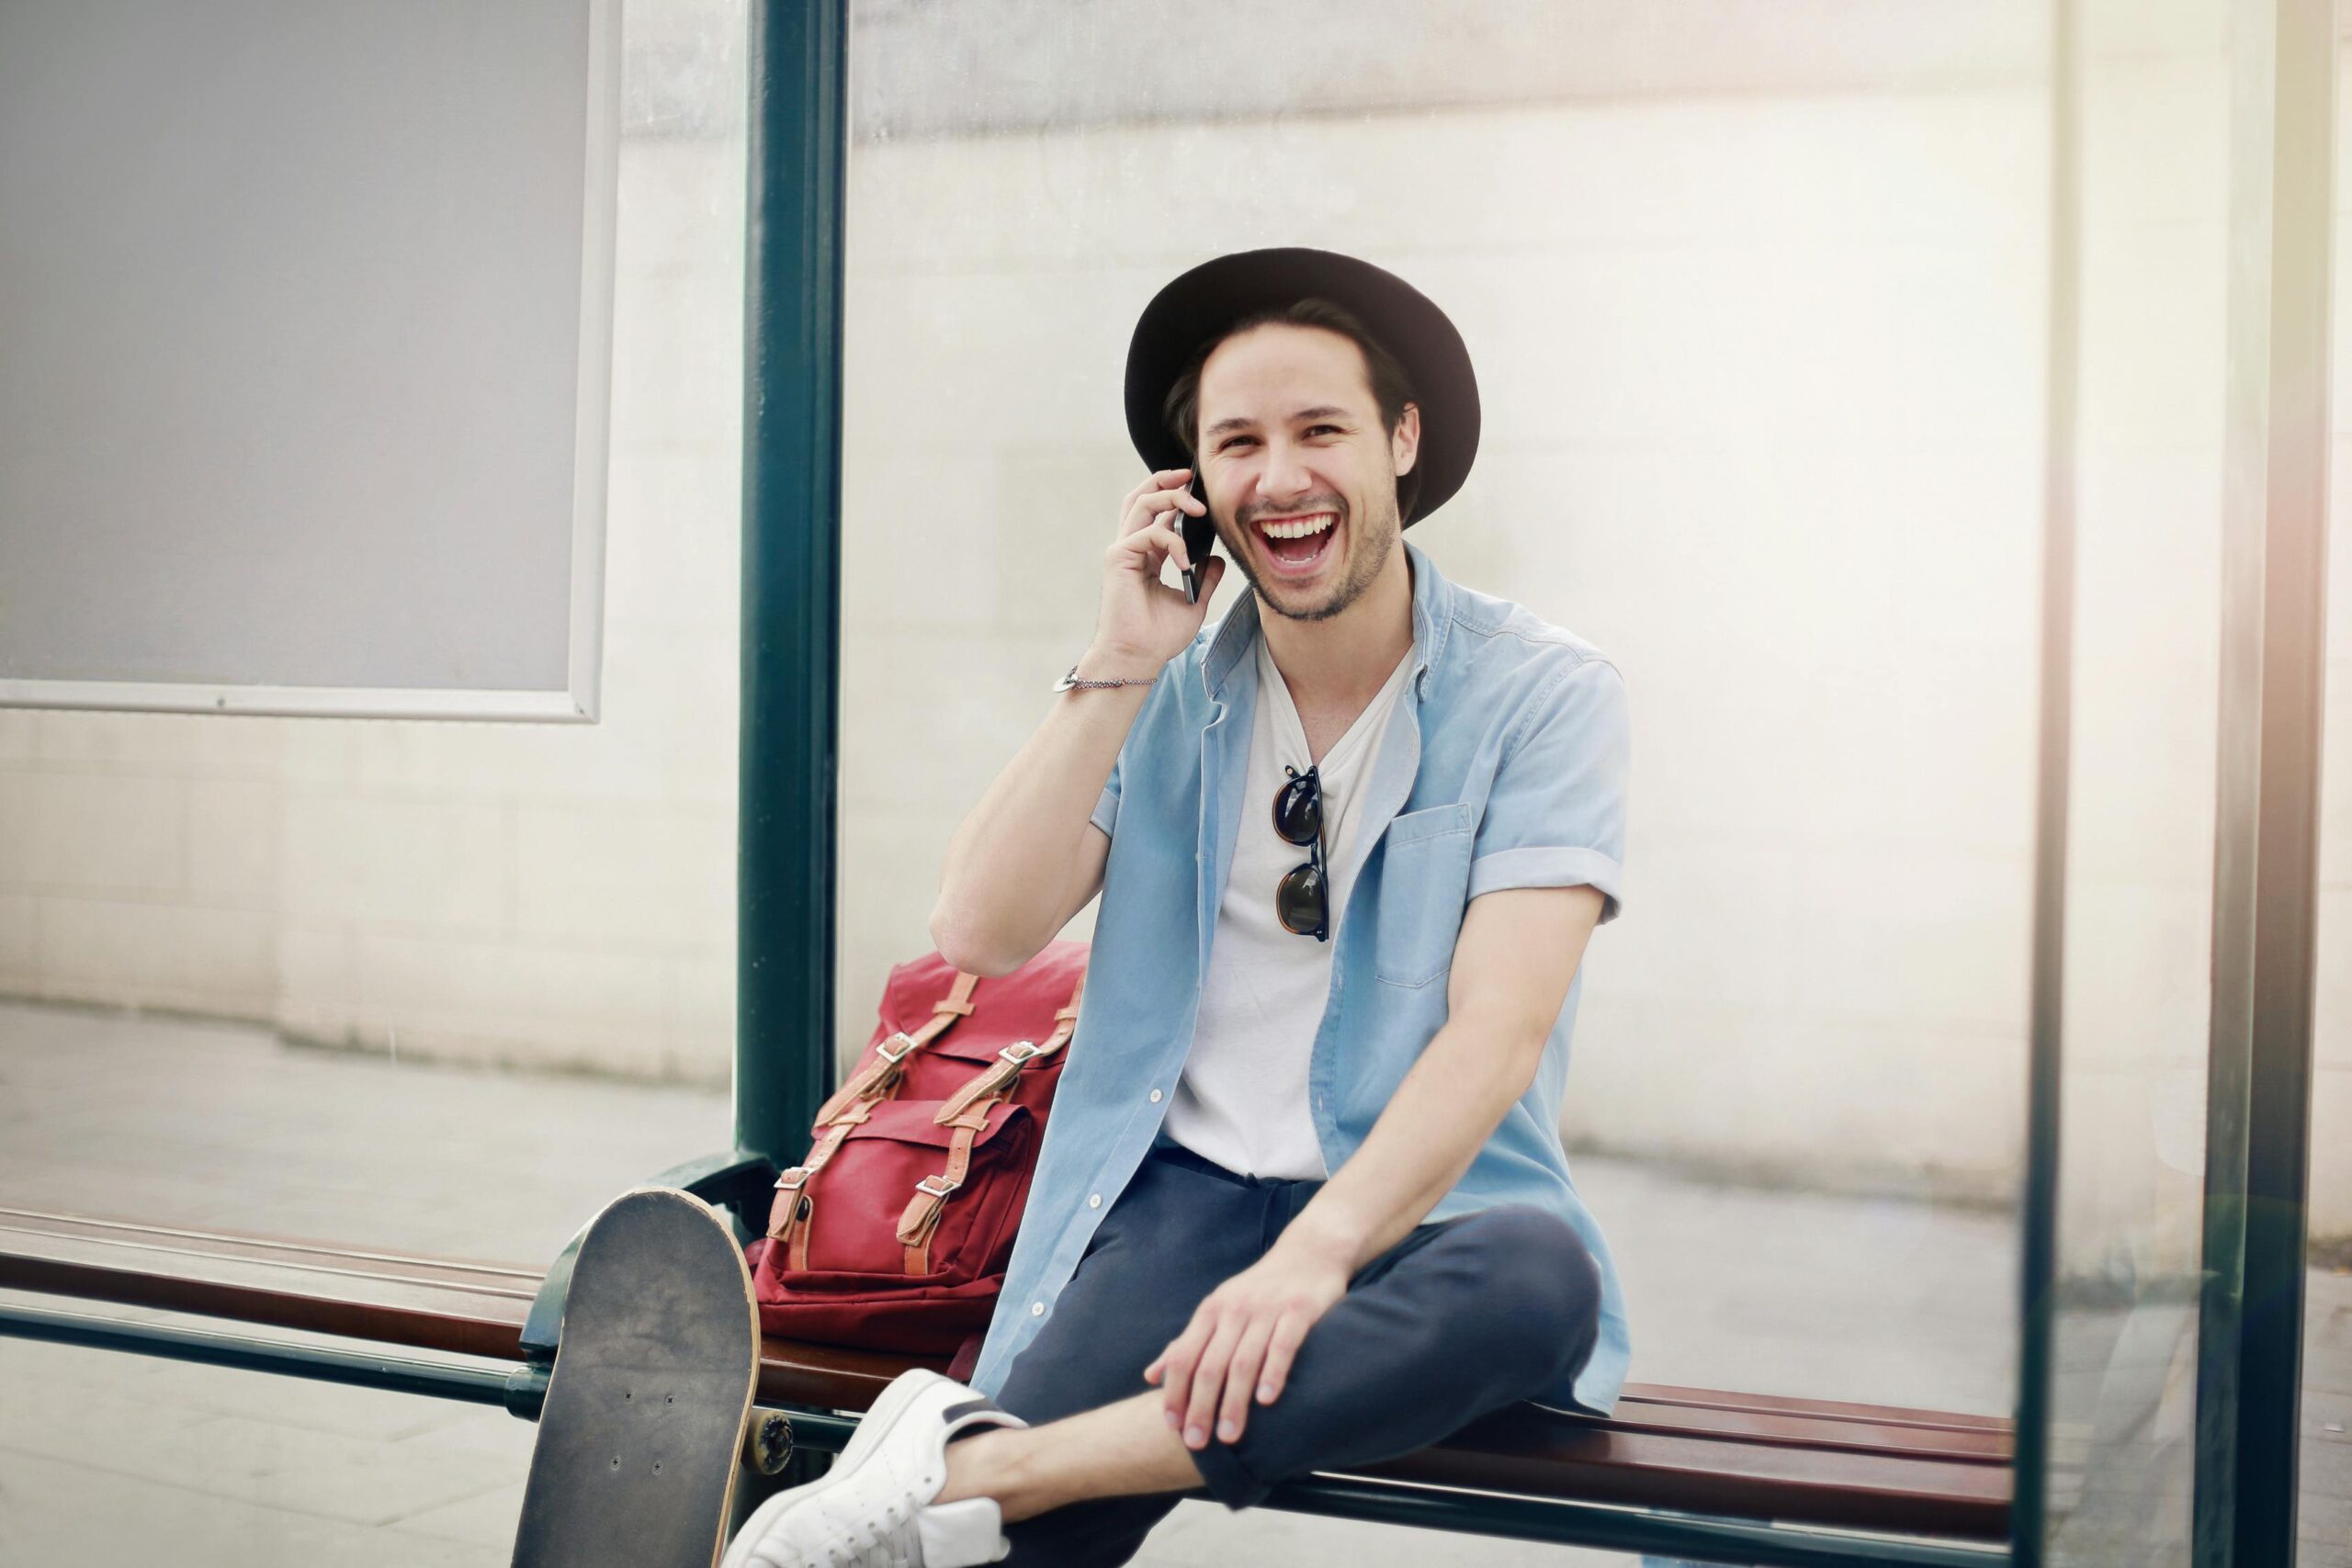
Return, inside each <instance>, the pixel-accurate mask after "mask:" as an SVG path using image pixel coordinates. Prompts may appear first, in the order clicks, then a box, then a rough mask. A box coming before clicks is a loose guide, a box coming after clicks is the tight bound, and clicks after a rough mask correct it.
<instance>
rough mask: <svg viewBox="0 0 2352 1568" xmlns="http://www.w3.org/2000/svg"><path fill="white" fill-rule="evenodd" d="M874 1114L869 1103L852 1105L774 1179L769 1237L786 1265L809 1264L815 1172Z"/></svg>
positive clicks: (815, 1207)
mask: <svg viewBox="0 0 2352 1568" xmlns="http://www.w3.org/2000/svg"><path fill="white" fill-rule="evenodd" d="M873 1114H874V1110H873V1106H872V1105H871V1104H870V1103H860V1104H856V1105H853V1106H851V1107H850V1108H849V1109H848V1110H847V1111H843V1112H842V1115H841V1117H840V1118H839V1119H838V1120H836V1121H835V1122H833V1123H832V1124H831V1126H829V1127H827V1128H826V1129H825V1135H824V1136H823V1137H821V1138H819V1139H818V1140H817V1146H816V1147H814V1148H812V1149H810V1150H809V1157H808V1159H807V1160H805V1161H803V1162H802V1163H801V1164H799V1165H796V1166H794V1167H793V1168H791V1169H790V1170H787V1171H786V1172H785V1173H784V1174H783V1175H781V1176H779V1177H777V1178H776V1179H775V1201H774V1202H773V1203H771V1204H770V1205H769V1207H768V1240H769V1242H770V1243H771V1244H772V1245H775V1246H780V1247H784V1248H785V1262H786V1267H788V1268H792V1269H806V1268H808V1267H809V1221H810V1220H811V1219H812V1218H813V1217H814V1215H815V1213H816V1210H817V1195H816V1193H815V1192H813V1191H812V1190H810V1189H811V1187H812V1186H813V1185H814V1183H815V1182H816V1179H817V1173H818V1172H819V1171H820V1170H822V1169H824V1168H825V1165H826V1162H828V1161H829V1160H831V1158H832V1157H833V1156H834V1155H835V1154H837V1153H839V1152H840V1150H841V1146H842V1142H843V1141H844V1140H846V1139H847V1138H848V1137H849V1134H850V1129H851V1128H853V1127H855V1126H857V1125H858V1124H859V1123H860V1122H865V1121H867V1120H869V1119H871V1118H872V1116H873Z"/></svg>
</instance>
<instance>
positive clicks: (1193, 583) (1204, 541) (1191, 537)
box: [1177, 468, 1216, 604]
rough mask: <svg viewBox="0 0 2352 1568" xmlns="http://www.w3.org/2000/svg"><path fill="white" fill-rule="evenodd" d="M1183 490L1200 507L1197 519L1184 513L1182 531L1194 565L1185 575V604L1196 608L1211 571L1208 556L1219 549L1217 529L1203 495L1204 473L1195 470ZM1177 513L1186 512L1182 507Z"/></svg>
mask: <svg viewBox="0 0 2352 1568" xmlns="http://www.w3.org/2000/svg"><path fill="white" fill-rule="evenodd" d="M1184 490H1185V492H1186V493H1187V494H1189V495H1190V496H1191V497H1192V498H1193V500H1194V501H1197V502H1200V503H1201V513H1200V515H1199V516H1197V517H1195V516H1194V515H1193V513H1189V512H1185V513H1184V528H1183V534H1184V554H1185V556H1186V557H1187V558H1190V559H1191V561H1192V563H1193V570H1190V571H1188V572H1185V573H1183V574H1182V576H1183V579H1184V603H1185V604H1199V603H1200V602H1201V574H1202V573H1204V572H1205V571H1207V570H1208V569H1209V553H1210V552H1211V551H1212V550H1214V549H1215V548H1216V524H1215V523H1212V522H1210V521H1209V514H1208V499H1209V498H1208V497H1207V496H1205V495H1204V494H1202V493H1201V473H1200V470H1199V469H1198V468H1195V469H1193V482H1192V483H1190V484H1188V485H1186V486H1185V487H1184ZM1177 510H1178V511H1180V512H1182V511H1183V509H1182V507H1179V508H1177Z"/></svg>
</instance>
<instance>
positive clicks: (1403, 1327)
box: [941, 1160, 1600, 1565]
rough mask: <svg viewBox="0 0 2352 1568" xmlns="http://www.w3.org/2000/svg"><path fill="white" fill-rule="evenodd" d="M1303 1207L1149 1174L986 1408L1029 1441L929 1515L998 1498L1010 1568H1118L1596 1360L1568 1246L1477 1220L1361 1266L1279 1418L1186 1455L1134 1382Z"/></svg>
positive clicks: (1491, 1216) (978, 1462)
mask: <svg viewBox="0 0 2352 1568" xmlns="http://www.w3.org/2000/svg"><path fill="white" fill-rule="evenodd" d="M1315 1186H1316V1184H1315V1183H1311V1182H1296V1183H1291V1182H1271V1183H1259V1184H1254V1185H1250V1186H1243V1185H1240V1184H1238V1183H1235V1182H1231V1181H1227V1180H1223V1179H1218V1178H1216V1177H1213V1176H1207V1175H1204V1174H1201V1173H1199V1172H1196V1171H1193V1170H1191V1169H1189V1168H1183V1167H1180V1166H1171V1165H1168V1164H1166V1163H1164V1162H1161V1161H1157V1160H1147V1161H1146V1162H1145V1164H1144V1167H1143V1168H1142V1170H1141V1171H1139V1172H1138V1173H1137V1175H1136V1179H1135V1180H1134V1181H1133V1182H1131V1183H1130V1184H1129V1186H1128V1189H1127V1190H1126V1192H1125V1193H1124V1194H1122V1196H1121V1198H1120V1200H1119V1202H1118V1204H1117V1206H1116V1207H1115V1208H1114V1211H1113V1213H1111V1214H1109V1215H1106V1216H1104V1219H1103V1224H1102V1225H1101V1227H1100V1228H1099V1229H1098V1231H1097V1233H1096V1237H1095V1243H1094V1246H1093V1247H1091V1248H1090V1250H1089V1252H1088V1255H1087V1257H1086V1258H1085V1259H1084V1260H1083V1261H1082V1262H1081V1263H1080V1267H1079V1269H1078V1271H1077V1273H1076V1274H1075V1275H1074V1276H1073V1278H1072V1279H1071V1280H1070V1283H1069V1286H1068V1287H1067V1288H1066V1289H1065V1290H1064V1292H1063V1293H1062V1295H1061V1297H1060V1299H1059V1300H1058V1301H1057V1303H1055V1308H1054V1316H1053V1318H1052V1320H1051V1321H1050V1322H1049V1323H1048V1325H1046V1329H1045V1330H1044V1331H1042V1332H1041V1333H1040V1334H1039V1336H1038V1337H1037V1338H1036V1339H1035V1341H1033V1342H1032V1343H1031V1345H1030V1346H1029V1348H1027V1349H1026V1350H1024V1351H1023V1354H1022V1356H1021V1358H1020V1359H1019V1360H1018V1361H1016V1362H1015V1363H1014V1366H1013V1369H1012V1373H1011V1374H1010V1376H1009V1377H1008V1378H1007V1379H1006V1381H1005V1383H1004V1386H1003V1388H1002V1389H1001V1392H1000V1393H999V1395H998V1403H1000V1404H1002V1405H1004V1407H1005V1408H1006V1409H1008V1410H1010V1411H1012V1413H1013V1414H1015V1415H1017V1416H1022V1417H1023V1419H1024V1420H1027V1421H1029V1422H1031V1423H1032V1425H1031V1426H1030V1427H1028V1428H1026V1429H999V1430H993V1431H989V1432H983V1433H980V1434H978V1435H976V1436H973V1437H970V1438H964V1439H962V1440H959V1441H957V1442H956V1443H953V1444H951V1445H950V1446H949V1449H948V1477H947V1487H946V1490H945V1491H944V1492H943V1493H942V1494H941V1500H942V1501H952V1500H954V1499H956V1498H958V1497H966V1496H989V1497H994V1498H995V1499H996V1500H997V1502H998V1504H999V1505H1000V1506H1001V1507H1002V1508H1003V1510H1004V1517H1005V1519H1006V1534H1007V1536H1008V1537H1009V1538H1010V1539H1011V1540H1012V1561H1013V1562H1016V1563H1020V1562H1036V1563H1043V1562H1052V1563H1090V1564H1093V1563H1100V1564H1105V1565H1107V1564H1114V1563H1120V1562H1125V1561H1126V1560H1127V1559H1128V1558H1130V1557H1132V1556H1133V1555H1134V1554H1135V1552H1136V1550H1137V1549H1138V1548H1139V1547H1140V1546H1141V1545H1142V1543H1143V1540H1144V1537H1145V1536H1146V1535H1147V1534H1148V1532H1149V1531H1150V1529H1152V1527H1153V1526H1155V1525H1157V1524H1158V1523H1159V1521H1160V1520H1161V1519H1162V1518H1164V1517H1166V1516H1167V1514H1168V1513H1169V1511H1170V1509H1172V1508H1173V1507H1174V1506H1176V1504H1177V1503H1178V1502H1179V1501H1181V1500H1182V1497H1183V1496H1184V1495H1202V1494H1203V1493H1205V1494H1206V1495H1210V1496H1213V1497H1216V1499H1217V1500H1219V1501H1221V1502H1223V1503H1225V1504H1226V1505H1227V1506H1229V1507H1236V1508H1238V1507H1246V1506H1250V1505H1252V1504H1255V1503H1257V1502H1260V1501H1261V1500H1262V1499H1263V1498H1264V1496H1265V1495H1266V1493H1267V1492H1268V1491H1269V1490H1270V1489H1271V1488H1272V1486H1274V1485H1275V1484H1277V1483H1280V1482H1282V1481H1284V1480H1287V1479H1290V1478H1291V1477H1293V1476H1297V1475H1304V1474H1306V1473H1307V1472H1310V1471H1314V1470H1320V1469H1329V1468H1338V1467H1345V1466H1349V1465H1361V1464H1366V1463H1370V1462H1373V1461H1377V1460H1381V1459H1386V1458H1390V1457H1393V1456H1395V1455H1397V1454H1401V1453H1408V1452H1410V1451H1411V1450H1415V1449H1418V1448H1420V1447H1423V1446H1425V1445H1427V1444H1429V1443H1432V1442H1435V1441H1438V1440H1439V1439H1441V1438H1444V1437H1446V1436H1448V1435H1450V1434H1451V1433H1453V1432H1454V1431H1456V1430H1458V1429H1460V1428H1461V1427H1463V1426H1464V1425H1466V1424H1467V1423H1469V1422H1470V1421H1472V1420H1474V1419H1476V1417H1477V1416H1482V1415H1485V1414H1486V1413H1487V1412H1488V1411H1491V1410H1495V1409H1498V1408H1500V1407H1502V1406H1504V1405H1506V1404H1510V1403H1512V1402H1513V1401H1515V1400H1519V1399H1522V1398H1525V1397H1528V1396H1529V1395H1532V1394H1536V1393H1541V1392H1543V1391H1544V1389H1546V1388H1548V1387H1550V1386H1552V1385H1553V1384H1554V1383H1555V1382H1557V1381H1558V1380H1559V1379H1560V1378H1563V1377H1565V1376H1566V1375H1567V1374H1568V1373H1569V1372H1571V1371H1574V1370H1575V1369H1576V1368H1577V1367H1578V1366H1580V1365H1581V1364H1582V1363H1583V1360H1584V1359H1585V1357H1587V1356H1588V1355H1589V1354H1590V1353H1591V1349H1592V1346H1593V1343H1594V1341H1595V1339H1596V1337H1598V1333H1599V1326H1600V1275H1599V1270H1598V1269H1596V1268H1595V1267H1594V1265H1593V1263H1592V1260H1591V1258H1590V1256H1589V1254H1588V1253H1587V1252H1586V1251H1585V1249H1584V1247H1583V1246H1582V1244H1581V1243H1580V1242H1579V1241H1578V1240H1577V1235H1576V1233H1575V1232H1574V1231H1573V1230H1572V1229H1571V1228H1570V1227H1569V1226H1568V1225H1567V1224H1566V1223H1565V1222H1564V1221H1561V1220H1559V1219H1557V1218H1555V1217H1554V1216H1552V1215H1550V1214H1548V1213H1544V1212H1542V1211H1539V1210H1535V1209H1529V1208H1521V1207H1505V1208H1496V1209H1488V1210H1484V1211H1481V1212H1480V1213H1475V1214H1468V1215H1464V1216H1461V1217H1459V1218H1456V1219H1453V1220H1449V1221H1446V1222H1443V1223H1442V1224H1431V1225H1422V1226H1420V1227H1419V1228H1418V1229H1416V1230H1415V1231H1414V1232H1413V1233H1412V1234H1411V1235H1408V1236H1407V1237H1406V1238H1405V1239H1404V1240H1402V1241H1400V1242H1398V1243H1397V1246H1396V1247H1392V1248H1390V1249H1389V1250H1388V1251H1387V1252H1386V1253H1384V1254H1383V1255H1382V1256H1381V1257H1380V1258H1376V1259H1374V1261H1373V1262H1372V1263H1371V1264H1369V1265H1367V1266H1366V1267H1365V1268H1364V1269H1363V1270H1362V1271H1360V1272H1359V1273H1358V1274H1357V1276H1356V1277H1355V1279H1354V1280H1351V1281H1350V1285H1349V1290H1348V1293H1347V1295H1346V1296H1344V1297H1343V1298H1341V1300H1340V1302H1339V1303H1337V1304H1336V1305H1334V1306H1333V1307H1332V1308H1331V1310H1330V1311H1329V1313H1327V1314H1325V1315H1324V1317H1323V1319H1322V1320H1321V1321H1320V1322H1319V1323H1317V1325H1316V1326H1315V1328H1314V1329H1313V1330H1312V1331H1311V1332H1310V1333H1309V1334H1308V1335H1307V1337H1306V1343H1305V1344H1304V1345H1303V1346H1302V1347H1301V1348H1300V1350H1299V1354H1298V1359H1297V1360H1296V1362H1295V1364H1294V1366H1293V1369H1292V1372H1291V1376H1290V1379H1289V1382H1288V1383H1287V1385H1286V1386H1285V1388H1284V1390H1283V1395H1282V1397H1281V1398H1280V1399H1278V1400H1277V1401H1275V1403H1274V1404H1271V1405H1253V1406H1252V1407H1251V1409H1250V1419H1249V1424H1248V1426H1247V1427H1246V1429H1245V1430H1244V1431H1243V1433H1242V1435H1241V1437H1240V1438H1238V1440H1237V1441H1235V1442H1233V1443H1229V1444H1228V1443H1226V1442H1223V1441H1222V1440H1220V1439H1217V1438H1215V1437H1212V1438H1211V1439H1210V1441H1209V1444H1208V1446H1207V1447H1206V1448H1204V1449H1203V1450H1199V1451H1197V1452H1195V1451H1194V1450H1189V1449H1187V1448H1186V1447H1185V1446H1184V1444H1183V1442H1182V1438H1179V1437H1178V1436H1177V1434H1176V1433H1174V1432H1172V1431H1170V1429H1169V1428H1168V1427H1167V1425H1166V1422H1165V1420H1164V1418H1163V1416H1162V1414H1161V1411H1162V1407H1163V1404H1164V1396H1163V1395H1162V1394H1161V1393H1160V1392H1159V1391H1158V1390H1156V1389H1152V1388H1150V1387H1148V1385H1147V1384H1146V1383H1145V1382H1144V1381H1143V1368H1144V1367H1145V1366H1146V1365H1147V1364H1148V1362H1149V1361H1150V1360H1151V1359H1152V1358H1153V1357H1155V1356H1156V1355H1158V1354H1159V1351H1160V1349H1161V1348H1163V1347H1165V1346H1166V1345H1167V1343H1168V1341H1169V1340H1170V1339H1172V1338H1174V1337H1176V1335H1177V1334H1178V1333H1180V1332H1182V1329H1183V1326H1184V1325H1185V1323H1186V1322H1187V1321H1189V1320H1190V1318H1191V1316H1192V1314H1193V1308H1194V1307H1195V1306H1197V1305H1198V1304H1199V1303H1200V1301H1201V1300H1202V1299H1203V1298H1204V1297H1205V1296H1206V1295H1207V1294H1208V1292H1210V1291H1212V1290H1214V1289H1215V1288H1216V1285H1217V1284H1218V1283H1219V1282H1221V1281H1222V1280H1225V1279H1226V1278H1227V1277H1228V1276H1229V1275H1231V1274H1233V1273H1236V1272H1238V1271H1239V1270H1240V1269H1244V1268H1247V1267H1248V1266H1249V1265H1250V1263H1252V1262H1254V1261H1255V1260H1256V1259H1257V1258H1259V1257H1260V1256H1261V1255H1262V1253H1263V1251H1264V1249H1265V1248H1266V1247H1270V1246H1272V1243H1273V1241H1274V1239H1275V1238H1276V1237H1277V1236H1278V1235H1280V1234H1281V1231H1282V1229H1283V1226H1284V1225H1286V1224H1288V1223H1289V1222H1290V1220H1291V1219H1292V1218H1294V1217H1295V1215H1296V1213H1297V1212H1298V1211H1299V1210H1300V1209H1301V1208H1303V1207H1304V1206H1305V1204H1306V1201H1307V1199H1309V1198H1311V1197H1312V1196H1313V1192H1314V1189H1315Z"/></svg>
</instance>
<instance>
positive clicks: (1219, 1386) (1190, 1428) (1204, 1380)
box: [1184, 1318, 1241, 1449]
mask: <svg viewBox="0 0 2352 1568" xmlns="http://www.w3.org/2000/svg"><path fill="white" fill-rule="evenodd" d="M1240 1337H1241V1331H1240V1328H1239V1327H1238V1325H1237V1324H1235V1322H1234V1321H1233V1320H1232V1319H1230V1318H1228V1319H1227V1320H1226V1321H1225V1322H1224V1323H1222V1324H1220V1325H1218V1327H1217V1331H1216V1336H1215V1337H1212V1338H1211V1339H1210V1340H1209V1343H1208V1348H1207V1349H1205V1350H1203V1351H1202V1352H1201V1359H1200V1361H1199V1363H1198V1364H1197V1365H1195V1366H1194V1367H1193V1388H1192V1399H1191V1401H1190V1403H1189V1404H1187V1405H1186V1407H1185V1411H1184V1446H1185V1447H1186V1448H1188V1449H1201V1448H1206V1447H1207V1446H1208V1441H1209V1423H1210V1422H1212V1421H1214V1420H1216V1396H1217V1394H1218V1393H1220V1392H1221V1391H1222V1390H1223V1388H1224V1385H1225V1368H1226V1363H1227V1362H1228V1361H1230V1360H1231V1359H1233V1347H1234V1344H1235V1342H1236V1341H1237V1340H1238V1339H1239V1338H1240Z"/></svg>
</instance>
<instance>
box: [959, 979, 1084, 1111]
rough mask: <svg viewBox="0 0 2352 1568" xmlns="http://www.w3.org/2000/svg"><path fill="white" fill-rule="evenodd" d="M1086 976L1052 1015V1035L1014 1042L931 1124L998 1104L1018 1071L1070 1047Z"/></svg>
mask: <svg viewBox="0 0 2352 1568" xmlns="http://www.w3.org/2000/svg"><path fill="white" fill-rule="evenodd" d="M1085 991H1086V976H1083V975H1080V976H1079V977H1078V989H1077V990H1075V991H1072V992H1071V993H1070V998H1069V1006H1068V1007H1066V1008H1064V1009H1062V1010H1060V1011H1059V1012H1057V1013H1056V1014H1054V1032H1052V1033H1051V1034H1048V1035H1047V1036H1046V1038H1045V1040H1044V1041H1043V1042H1032V1041H1027V1040H1016V1041H1014V1042H1013V1043H1012V1044H1010V1045H1007V1046H1006V1047H1005V1048H1004V1049H1003V1050H1001V1051H999V1052H998V1053H997V1054H996V1060H995V1061H993V1062H990V1063H989V1065H988V1066H985V1067H983V1068H981V1069H980V1071H979V1073H978V1076H976V1077H973V1078H972V1079H971V1080H970V1081H968V1082H967V1083H966V1084H965V1085H964V1087H963V1088H961V1089H957V1090H956V1092H955V1093H954V1094H952V1095H950V1096H948V1098H947V1100H946V1102H945V1103H944V1104H943V1105H941V1106H940V1108H939V1110H938V1111H937V1113H935V1114H934V1115H933V1117H932V1120H933V1121H934V1122H938V1123H940V1124H941V1125H942V1126H944V1125H946V1124H947V1123H948V1122H953V1121H955V1120H956V1118H957V1117H958V1116H961V1115H963V1114H964V1112H965V1111H967V1110H969V1109H970V1108H971V1107H972V1106H973V1105H975V1104H978V1103H980V1102H982V1101H992V1100H1001V1099H1002V1098H1003V1097H1004V1096H1006V1095H1008V1094H1010V1093H1012V1083H1013V1080H1014V1079H1015V1078H1018V1077H1020V1076H1021V1069H1022V1068H1023V1067H1025V1066H1028V1065H1029V1064H1030V1063H1032V1062H1034V1061H1036V1060H1038V1059H1039V1058H1040V1057H1044V1056H1050V1055H1053V1054H1054V1053H1055V1052H1057V1051H1058V1050H1060V1049H1061V1048H1062V1047H1063V1046H1065V1045H1067V1044H1069V1037H1070V1035H1071V1034H1072V1033H1074V1032H1076V1031H1077V1029H1078V1003H1079V998H1080V997H1081V996H1083V995H1084V994H1085Z"/></svg>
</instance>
